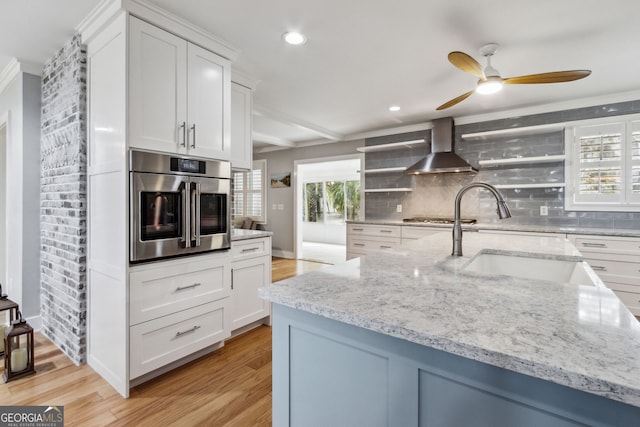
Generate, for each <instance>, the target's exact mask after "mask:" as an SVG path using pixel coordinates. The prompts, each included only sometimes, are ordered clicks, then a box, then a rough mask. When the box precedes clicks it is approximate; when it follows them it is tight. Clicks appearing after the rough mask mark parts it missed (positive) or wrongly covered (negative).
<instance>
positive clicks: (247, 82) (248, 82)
mask: <svg viewBox="0 0 640 427" xmlns="http://www.w3.org/2000/svg"><path fill="white" fill-rule="evenodd" d="M231 81H232V82H233V83H237V84H239V85H241V86H244V87H246V88H249V89H251V90H256V87H257V86H258V84H259V83H260V81H261V80H260V79H257V78H255V77H253V76H252V75H251V74H249V73H246V72H244V71H241V70H238V69H237V68H233V66H232V67H231Z"/></svg>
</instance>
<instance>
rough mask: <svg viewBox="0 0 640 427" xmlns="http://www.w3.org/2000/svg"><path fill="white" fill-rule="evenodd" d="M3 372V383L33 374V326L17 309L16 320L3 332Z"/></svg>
mask: <svg viewBox="0 0 640 427" xmlns="http://www.w3.org/2000/svg"><path fill="white" fill-rule="evenodd" d="M4 345H5V349H4V374H2V378H3V379H4V382H5V383H8V382H9V381H13V380H16V379H18V378H22V377H24V376H27V375H31V374H35V373H36V370H35V360H34V355H33V328H32V327H31V326H29V324H28V323H27V322H26V321H25V320H24V319H23V318H22V313H20V310H18V315H17V318H16V320H14V321H13V322H11V327H10V328H9V329H6V330H5V332H4Z"/></svg>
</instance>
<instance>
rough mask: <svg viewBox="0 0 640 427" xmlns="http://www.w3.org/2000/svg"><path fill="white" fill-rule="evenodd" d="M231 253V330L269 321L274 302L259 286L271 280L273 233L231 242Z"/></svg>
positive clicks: (269, 282)
mask: <svg viewBox="0 0 640 427" xmlns="http://www.w3.org/2000/svg"><path fill="white" fill-rule="evenodd" d="M231 254H232V257H233V258H232V263H231V313H232V316H231V330H232V331H238V330H240V329H242V328H244V327H247V326H248V325H251V324H252V323H254V322H258V321H260V320H263V322H265V323H268V322H269V320H270V315H271V303H270V302H269V301H267V300H264V299H262V298H260V297H259V296H258V289H259V288H261V287H264V286H268V285H269V284H271V237H262V238H257V239H248V240H240V241H237V242H232V243H231Z"/></svg>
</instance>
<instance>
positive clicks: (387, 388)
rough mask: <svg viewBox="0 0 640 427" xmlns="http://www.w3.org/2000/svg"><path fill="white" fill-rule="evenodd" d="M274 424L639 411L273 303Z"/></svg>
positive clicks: (561, 418)
mask: <svg viewBox="0 0 640 427" xmlns="http://www.w3.org/2000/svg"><path fill="white" fill-rule="evenodd" d="M273 425H274V426H276V427H280V426H294V427H296V426H304V427H313V426H322V427H325V426H332V427H339V426H345V427H346V426H348V427H356V426H366V427H374V426H390V427H392V426H402V427H404V426H430V427H432V426H455V427H458V426H492V427H494V426H518V427H525V426H545V427H547V426H575V425H589V426H637V425H640V408H638V407H636V406H631V405H627V404H625V403H621V402H618V401H615V400H611V399H607V398H604V397H601V396H597V395H594V394H590V393H586V392H584V391H580V390H576V389H573V388H569V387H566V386H563V385H558V384H555V383H553V382H549V381H545V380H542V379H538V378H533V377H530V376H527V375H523V374H520V373H516V372H513V371H510V370H507V369H503V368H499V367H496V366H492V365H489V364H486V363H482V362H478V361H475V360H471V359H467V358H465V357H461V356H457V355H454V354H451V353H447V352H444V351H440V350H436V349H433V348H430V347H426V346H423V345H419V344H416V343H412V342H409V341H405V340H402V339H398V338H395V337H391V336H388V335H385V334H381V333H377V332H373V331H370V330H366V329H364V328H360V327H357V326H354V325H349V324H346V323H342V322H339V321H336V320H332V319H328V318H325V317H322V316H319V315H316V314H311V313H308V312H305V311H300V310H296V309H293V308H290V307H286V306H283V305H280V304H274V305H273Z"/></svg>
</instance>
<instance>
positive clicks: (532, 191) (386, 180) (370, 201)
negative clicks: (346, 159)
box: [365, 101, 640, 230]
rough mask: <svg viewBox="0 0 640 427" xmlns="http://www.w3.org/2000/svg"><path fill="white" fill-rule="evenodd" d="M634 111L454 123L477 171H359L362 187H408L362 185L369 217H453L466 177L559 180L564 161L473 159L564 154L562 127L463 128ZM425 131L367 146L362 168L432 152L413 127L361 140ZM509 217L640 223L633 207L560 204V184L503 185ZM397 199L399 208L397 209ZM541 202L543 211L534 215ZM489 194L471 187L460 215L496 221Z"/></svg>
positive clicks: (556, 223)
mask: <svg viewBox="0 0 640 427" xmlns="http://www.w3.org/2000/svg"><path fill="white" fill-rule="evenodd" d="M639 112H640V101H630V102H623V103H617V104H609V105H601V106H595V107H587V108H579V109H574V110H566V111H558V112H553V113H544V114H537V115H531V116H523V117H513V118H509V119H501V120H494V121H487V122H478V123H471V124H465V125H459V126H456V127H455V141H454V150H455V152H456V153H457V154H458V155H459V156H460V157H462V158H463V159H465V160H466V161H467V162H469V163H470V164H471V165H473V166H474V167H476V168H478V169H479V172H478V173H477V174H440V175H418V176H412V175H404V174H402V173H401V172H385V173H376V174H367V175H365V188H367V189H370V188H407V187H408V188H412V190H413V191H411V192H392V191H390V192H376V193H372V192H368V193H366V195H365V218H366V219H367V220H376V219H378V220H401V219H403V218H408V217H412V216H430V217H453V210H454V201H455V196H456V194H457V193H458V191H459V190H460V188H461V187H462V186H464V185H466V184H468V183H470V182H474V181H484V182H489V183H491V184H503V185H504V184H506V185H509V184H532V183H563V182H564V162H563V161H556V162H549V163H540V164H516V165H501V166H479V161H480V160H488V159H501V158H514V157H534V156H545V155H557V154H564V131H562V130H550V131H549V132H546V133H542V134H536V135H522V136H501V137H497V136H496V137H491V138H487V139H484V140H463V139H462V135H463V134H468V133H475V132H483V131H488V130H498V129H510V128H518V127H524V126H534V125H542V124H551V123H560V122H565V121H570V120H582V119H590V118H597V117H605V116H612V115H624V114H634V113H639ZM417 138H424V139H425V144H424V145H417V146H416V145H414V146H411V147H403V148H399V149H396V150H391V151H376V152H367V153H366V154H365V168H366V169H377V168H386V167H395V166H398V167H399V166H404V167H408V166H411V165H412V164H413V163H415V162H416V161H418V160H419V159H420V158H422V157H424V156H425V155H426V154H427V153H429V152H430V141H431V131H429V130H427V131H422V132H413V133H408V134H401V135H392V136H385V137H377V138H368V139H367V140H365V146H371V145H379V144H387V143H391V142H397V141H408V140H411V139H417ZM500 191H501V193H502V194H503V195H504V197H505V199H506V200H507V203H508V205H509V207H510V209H511V213H512V215H513V216H512V218H509V219H506V220H502V222H501V223H505V224H511V225H540V226H549V227H582V228H609V229H612V230H615V229H640V213H638V212H578V211H570V212H569V211H565V210H564V195H565V193H564V188H563V187H552V188H515V189H501V190H500ZM397 205H402V212H401V213H398V212H396V207H397ZM540 206H547V208H548V215H547V216H541V215H540ZM495 211H496V205H495V200H494V199H493V197H492V196H491V195H489V194H488V193H487V192H486V191H481V190H475V189H472V190H470V191H468V192H467V193H466V194H465V196H464V199H463V200H462V216H463V217H468V218H476V219H477V220H478V222H481V223H497V222H498V221H501V220H499V219H498V217H497V215H496V212H495Z"/></svg>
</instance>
